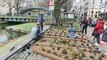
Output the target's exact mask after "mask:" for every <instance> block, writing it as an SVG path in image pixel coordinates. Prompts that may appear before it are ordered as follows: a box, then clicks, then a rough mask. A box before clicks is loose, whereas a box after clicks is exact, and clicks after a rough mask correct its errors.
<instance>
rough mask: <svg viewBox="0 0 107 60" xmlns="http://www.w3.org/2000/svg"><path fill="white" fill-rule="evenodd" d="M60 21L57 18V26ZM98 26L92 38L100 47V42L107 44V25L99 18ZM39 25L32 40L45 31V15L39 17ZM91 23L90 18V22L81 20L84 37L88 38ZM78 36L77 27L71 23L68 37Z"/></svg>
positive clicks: (33, 33)
mask: <svg viewBox="0 0 107 60" xmlns="http://www.w3.org/2000/svg"><path fill="white" fill-rule="evenodd" d="M58 20H59V18H58V17H56V24H57V25H58ZM97 21H98V22H97V24H96V26H95V27H94V30H93V31H92V36H94V38H93V41H94V43H95V45H99V44H100V40H103V41H105V42H107V37H106V36H107V27H106V28H104V26H105V24H106V25H107V23H104V22H105V21H104V19H102V18H101V17H100V16H99V17H98V18H97ZM37 22H38V23H37V25H36V27H33V28H32V32H31V34H32V39H34V38H35V37H37V36H39V34H40V33H41V31H43V22H44V15H43V14H39V15H38V20H37ZM89 22H90V18H89V20H87V18H86V17H84V18H83V19H82V20H81V23H80V28H81V33H82V35H83V36H87V28H88V26H89ZM78 36H79V35H78V34H77V29H76V27H74V26H73V23H71V24H70V25H69V27H68V28H67V37H69V38H78Z"/></svg>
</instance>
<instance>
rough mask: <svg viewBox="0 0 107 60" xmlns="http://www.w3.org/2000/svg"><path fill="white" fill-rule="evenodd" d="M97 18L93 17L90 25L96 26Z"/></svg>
mask: <svg viewBox="0 0 107 60" xmlns="http://www.w3.org/2000/svg"><path fill="white" fill-rule="evenodd" d="M97 21H98V20H97V18H91V22H90V23H89V25H90V26H95V25H96V24H97Z"/></svg>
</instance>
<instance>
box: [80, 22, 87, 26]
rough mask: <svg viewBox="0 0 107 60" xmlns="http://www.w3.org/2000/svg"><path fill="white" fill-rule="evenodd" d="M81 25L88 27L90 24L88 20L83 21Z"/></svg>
mask: <svg viewBox="0 0 107 60" xmlns="http://www.w3.org/2000/svg"><path fill="white" fill-rule="evenodd" d="M80 26H82V27H87V26H88V21H82V22H81V24H80Z"/></svg>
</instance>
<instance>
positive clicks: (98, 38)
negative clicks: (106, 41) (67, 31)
mask: <svg viewBox="0 0 107 60" xmlns="http://www.w3.org/2000/svg"><path fill="white" fill-rule="evenodd" d="M93 40H94V41H95V40H96V42H97V43H98V44H100V35H98V36H94V39H93Z"/></svg>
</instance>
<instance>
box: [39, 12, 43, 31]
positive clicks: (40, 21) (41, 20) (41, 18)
mask: <svg viewBox="0 0 107 60" xmlns="http://www.w3.org/2000/svg"><path fill="white" fill-rule="evenodd" d="M38 22H39V23H40V28H41V31H43V22H44V15H43V14H39V16H38Z"/></svg>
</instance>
